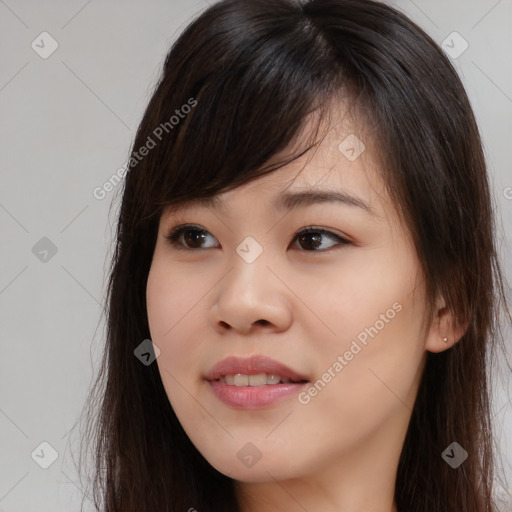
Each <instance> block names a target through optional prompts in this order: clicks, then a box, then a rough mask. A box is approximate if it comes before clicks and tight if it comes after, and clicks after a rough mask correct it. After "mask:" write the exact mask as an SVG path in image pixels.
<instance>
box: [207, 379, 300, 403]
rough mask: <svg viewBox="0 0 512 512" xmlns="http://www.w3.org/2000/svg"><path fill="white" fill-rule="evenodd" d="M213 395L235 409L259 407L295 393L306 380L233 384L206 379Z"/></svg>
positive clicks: (284, 398) (279, 400)
mask: <svg viewBox="0 0 512 512" xmlns="http://www.w3.org/2000/svg"><path fill="white" fill-rule="evenodd" d="M208 383H209V384H210V387H211V389H212V391H213V393H214V394H215V396H216V397H217V398H218V399H219V400H221V401H222V402H224V403H225V404H226V405H229V406H231V407H235V408H237V409H260V408H262V407H266V406H268V405H271V404H274V403H278V402H281V401H282V400H286V399H287V398H290V397H291V396H293V395H297V394H298V393H299V392H300V390H301V389H302V388H303V387H304V385H305V384H307V382H298V383H292V382H287V383H282V384H266V385H264V386H233V385H229V384H226V383H225V382H220V381H218V380H210V381H208Z"/></svg>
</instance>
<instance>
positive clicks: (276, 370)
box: [205, 355, 308, 381]
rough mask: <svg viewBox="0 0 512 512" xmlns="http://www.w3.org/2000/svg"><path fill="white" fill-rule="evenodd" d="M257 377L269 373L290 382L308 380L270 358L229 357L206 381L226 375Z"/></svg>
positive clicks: (211, 372) (221, 362)
mask: <svg viewBox="0 0 512 512" xmlns="http://www.w3.org/2000/svg"><path fill="white" fill-rule="evenodd" d="M237 373H240V374H242V375H256V374H258V373H267V374H272V375H279V376H280V377H284V378H287V379H290V380H295V381H301V380H308V379H307V378H306V377H304V376H303V375H301V374H300V373H298V372H296V371H295V370H292V369H291V368H289V367H288V366H286V365H285V364H283V363H280V362H279V361H276V360H274V359H270V358H269V357H266V356H262V355H256V356H252V357H246V358H243V357H235V356H231V357H227V358H226V359H223V360H222V361H219V362H218V363H217V364H216V365H215V366H213V368H212V369H211V370H210V371H209V372H208V373H207V374H206V375H205V379H206V380H217V379H219V378H221V377H224V376H225V375H236V374H237Z"/></svg>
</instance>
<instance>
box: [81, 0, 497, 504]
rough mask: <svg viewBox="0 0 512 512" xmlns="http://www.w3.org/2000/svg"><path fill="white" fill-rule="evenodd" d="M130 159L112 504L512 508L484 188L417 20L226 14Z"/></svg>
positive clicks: (335, 6)
mask: <svg viewBox="0 0 512 512" xmlns="http://www.w3.org/2000/svg"><path fill="white" fill-rule="evenodd" d="M129 163H130V168H129V171H128V173H127V176H126V181H125V188H124V192H123V200H122V206H121V212H120V217H119V223H118V229H117V246H116V251H115V255H114V259H113V262H112V269H111V274H110V280H109V303H108V332H107V345H106V350H105V356H104V360H103V366H102V371H101V372H100V375H99V376H98V380H97V382H96V387H95V390H94V392H95V393H96V394H95V395H94V397H93V396H91V406H92V402H93V398H96V399H99V400H100V404H99V405H100V409H99V416H98V418H97V421H94V423H91V425H90V430H89V437H88V439H91V436H94V438H93V439H92V440H93V441H94V443H93V444H94V447H95V450H96V453H97V458H96V474H95V480H94V484H95V485H94V495H95V502H96V505H97V507H98V508H100V509H101V510H105V511H108V512H110V511H123V512H125V511H126V512H127V511H141V510H148V511H150V510H151V511H154V510H158V511H164V510H169V511H171V510H172V511H178V510H179V511H185V510H189V511H193V510H197V511H198V512H205V511H242V512H253V511H258V512H262V511H263V512H267V511H269V512H270V511H282V510H286V511H295V510H297V511H301V510H307V511H309V512H313V511H317V510H318V511H319V510H322V511H340V510H343V511H344V512H355V511H361V510H371V511H373V512H391V511H393V512H396V511H400V512H402V511H403V512H406V511H407V512H412V511H414V512H432V511H436V512H444V511H445V512H448V511H450V512H451V511H453V510H457V511H464V512H491V511H493V510H495V508H494V505H493V503H492V475H493V451H492V438H491V434H490V414H489V399H490V396H489V391H488V387H487V375H488V358H489V355H490V354H492V353H493V352H492V349H493V348H494V345H495V343H496V340H497V338H498V337H497V332H496V331H497V323H496V318H497V315H498V305H499V299H500V297H501V298H503V285H502V277H501V271H500V267H499V264H498V261H497V257H496V252H495V241H494V228H493V219H492V207H491V201H490V193H489V185H488V178H487V174H486V167H485V162H484V157H483V153H482V148H481V141H480V137H479V132H478V128H477V126H476V123H475V119H474V116H473V113H472V110H471V107H470V104H469V101H468V98H467V96H466V93H465V91H464V89H463V86H462V84H461V82H460V80H459V78H458V76H457V74H456V72H455V71H454V69H453V67H452V66H451V64H450V62H449V60H448V59H447V58H446V57H445V56H444V54H443V52H442V51H441V50H440V49H439V47H438V46H437V45H436V44H435V43H434V42H433V41H432V40H431V39H430V38H429V37H428V36H427V35H426V34H425V33H424V32H423V31H422V30H421V29H420V28H418V27H417V26H416V25H415V24H413V23H412V22H411V21H410V20H409V19H407V18H406V17H405V16H404V15H402V14H401V13H399V12H397V11H396V10H394V9H392V8H391V7H389V6H386V5H384V4H382V3H379V2H373V1H368V0H311V1H303V2H293V1H292V0H225V1H222V2H219V3H217V4H214V5H213V6H211V7H210V8H208V9H207V10H206V11H205V12H204V13H203V14H202V15H201V16H199V17H198V18H197V19H196V20H195V21H194V22H193V23H191V24H190V25H189V26H188V27H187V28H186V30H185V31H184V32H183V34H182V35H181V36H180V37H179V39H178V40H177V41H176V43H175V44H174V45H173V47H172V48H171V50H170V52H169V54H168V55H167V58H166V61H165V65H164V70H163V73H162V76H161V80H160V82H159V84H158V87H157V88H156V90H155V92H154V94H153V96H152V98H151V100H150V102H149V105H148V107H147V109H146V112H145V114H144V117H143V119H142V122H141V123H140V126H139V129H138V132H137V136H136V139H135V142H134V146H133V150H132V155H131V158H130V162H129ZM91 410H92V408H91ZM93 414H94V412H91V417H90V419H91V421H92V420H93Z"/></svg>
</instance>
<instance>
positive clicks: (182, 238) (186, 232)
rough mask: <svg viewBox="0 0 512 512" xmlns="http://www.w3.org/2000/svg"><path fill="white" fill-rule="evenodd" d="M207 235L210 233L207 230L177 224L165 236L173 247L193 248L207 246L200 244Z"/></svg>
mask: <svg viewBox="0 0 512 512" xmlns="http://www.w3.org/2000/svg"><path fill="white" fill-rule="evenodd" d="M208 235H210V233H208V231H206V230H205V229H201V228H198V227H197V226H178V227H177V228H174V229H173V230H172V231H171V232H170V233H169V234H168V235H167V236H166V238H167V240H169V242H170V243H171V244H172V245H173V247H176V248H178V249H191V250H194V249H208V248H209V247H203V246H202V245H201V244H203V243H204V242H205V240H206V239H207V237H208ZM210 236H211V235H210ZM212 238H213V237H212Z"/></svg>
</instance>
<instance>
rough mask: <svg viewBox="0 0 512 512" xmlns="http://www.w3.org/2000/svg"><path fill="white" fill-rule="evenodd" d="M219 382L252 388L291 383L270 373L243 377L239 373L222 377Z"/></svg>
mask: <svg viewBox="0 0 512 512" xmlns="http://www.w3.org/2000/svg"><path fill="white" fill-rule="evenodd" d="M219 380H220V382H224V383H225V384H229V385H230V386H253V387H258V386H265V385H269V384H279V383H287V382H292V381H291V380H290V379H288V378H286V377H281V376H280V375H275V374H272V373H258V374H256V375H244V374H241V373H237V374H236V375H225V376H224V377H221V378H220V379H219Z"/></svg>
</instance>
